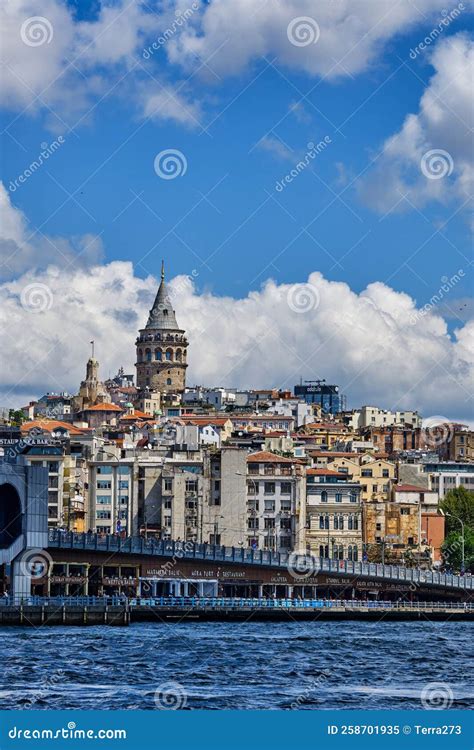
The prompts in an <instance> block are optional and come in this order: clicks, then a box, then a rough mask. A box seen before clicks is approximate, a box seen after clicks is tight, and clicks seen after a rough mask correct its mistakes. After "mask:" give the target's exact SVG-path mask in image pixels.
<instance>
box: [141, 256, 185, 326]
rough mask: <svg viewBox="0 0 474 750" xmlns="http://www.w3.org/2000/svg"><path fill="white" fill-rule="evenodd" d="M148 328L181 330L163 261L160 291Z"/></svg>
mask: <svg viewBox="0 0 474 750" xmlns="http://www.w3.org/2000/svg"><path fill="white" fill-rule="evenodd" d="M146 328H154V329H155V328H156V329H163V328H164V329H165V330H166V329H168V330H170V331H179V330H180V328H179V326H178V323H177V320H176V314H175V311H174V310H173V307H172V306H171V299H170V296H169V294H168V289H167V287H166V283H165V266H164V263H163V262H162V263H161V282H160V286H159V289H158V292H157V294H156V297H155V301H154V303H153V307H152V308H151V310H150V315H149V316H148V321H147V324H146Z"/></svg>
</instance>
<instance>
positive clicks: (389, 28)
mask: <svg viewBox="0 0 474 750" xmlns="http://www.w3.org/2000/svg"><path fill="white" fill-rule="evenodd" d="M444 6H445V2H444V0H417V2H416V4H415V3H411V2H408V1H406V0H403V1H402V2H399V3H394V2H393V0H377V2H374V1H373V0H338V2H334V3H333V2H324V3H322V2H321V3H315V2H314V0H274V1H273V2H271V3H269V2H256V1H255V0H233V2H232V3H229V2H228V0H213V2H212V3H210V4H209V5H208V6H207V7H206V9H205V12H204V13H201V14H199V15H198V14H196V15H195V16H193V17H192V19H191V20H190V22H189V23H188V24H187V25H186V27H185V28H184V29H183V32H182V33H181V34H180V35H179V36H177V37H176V38H173V39H171V40H170V43H169V45H168V47H167V49H168V53H169V56H170V59H171V60H172V62H174V63H176V64H179V65H189V66H191V65H192V64H193V61H194V59H195V57H196V55H198V56H199V58H201V59H204V60H207V59H208V58H211V59H210V61H209V65H210V66H211V67H212V69H213V70H214V71H215V72H216V73H218V74H219V75H226V74H235V73H238V72H240V71H241V70H242V68H245V67H246V66H247V65H249V63H251V62H252V61H254V60H255V59H257V58H260V57H268V58H276V60H275V62H276V64H277V65H278V64H282V65H284V66H286V67H289V68H293V69H297V70H303V71H305V72H306V73H309V74H310V75H313V76H315V75H322V76H325V77H326V78H328V79H333V78H337V77H341V76H346V75H348V74H355V73H360V72H362V71H364V70H365V69H366V68H367V67H368V66H369V65H370V64H371V63H372V62H373V60H374V58H376V56H377V55H378V54H379V53H380V51H381V49H382V47H383V45H384V43H386V41H387V40H388V39H390V38H391V37H393V36H394V35H395V34H398V33H400V32H401V33H406V32H407V31H409V30H410V29H411V28H412V27H414V26H416V25H418V24H420V23H425V24H429V23H430V22H433V23H434V21H435V20H436V19H438V17H439V16H440V13H441V11H442V9H443V8H444ZM295 19H298V20H295Z"/></svg>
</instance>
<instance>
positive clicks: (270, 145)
mask: <svg viewBox="0 0 474 750" xmlns="http://www.w3.org/2000/svg"><path fill="white" fill-rule="evenodd" d="M257 148H259V149H261V150H262V151H267V152H268V153H269V154H272V156H276V157H277V158H278V159H283V160H285V161H286V160H288V161H292V160H294V158H295V157H294V154H293V152H292V151H291V150H290V149H289V148H288V146H287V145H286V143H283V141H282V140H281V139H280V138H276V137H275V136H273V135H266V136H264V137H263V138H261V139H260V140H259V142H258V143H257Z"/></svg>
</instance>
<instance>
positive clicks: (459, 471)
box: [398, 461, 474, 500]
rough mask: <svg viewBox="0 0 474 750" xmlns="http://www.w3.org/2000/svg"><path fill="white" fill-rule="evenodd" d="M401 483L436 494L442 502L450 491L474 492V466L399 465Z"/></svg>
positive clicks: (438, 463) (446, 463) (440, 463)
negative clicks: (459, 489) (463, 488)
mask: <svg viewBox="0 0 474 750" xmlns="http://www.w3.org/2000/svg"><path fill="white" fill-rule="evenodd" d="M398 477H399V481H400V482H403V483H408V484H412V485H416V486H417V487H424V488H425V489H431V490H433V491H434V492H436V493H437V494H438V496H439V498H440V500H442V499H443V498H444V497H445V495H446V493H447V492H448V491H449V490H454V489H456V487H465V488H466V489H467V490H470V491H471V492H473V491H474V464H472V463H464V462H456V461H427V462H423V463H421V462H420V463H408V464H406V463H399V465H398Z"/></svg>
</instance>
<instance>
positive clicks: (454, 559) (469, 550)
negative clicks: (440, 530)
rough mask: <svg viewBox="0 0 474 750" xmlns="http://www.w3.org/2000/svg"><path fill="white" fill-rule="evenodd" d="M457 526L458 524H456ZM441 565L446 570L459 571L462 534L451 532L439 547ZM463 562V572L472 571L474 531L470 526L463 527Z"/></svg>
mask: <svg viewBox="0 0 474 750" xmlns="http://www.w3.org/2000/svg"><path fill="white" fill-rule="evenodd" d="M458 526H459V524H458ZM441 550H442V552H443V563H444V566H445V567H446V568H450V569H451V570H454V571H457V570H461V563H462V534H461V532H460V531H451V532H450V533H449V534H448V536H447V537H446V539H445V540H444V542H443V545H442V547H441ZM464 561H465V570H466V571H470V572H472V571H474V530H473V529H472V528H470V526H465V527H464Z"/></svg>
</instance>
